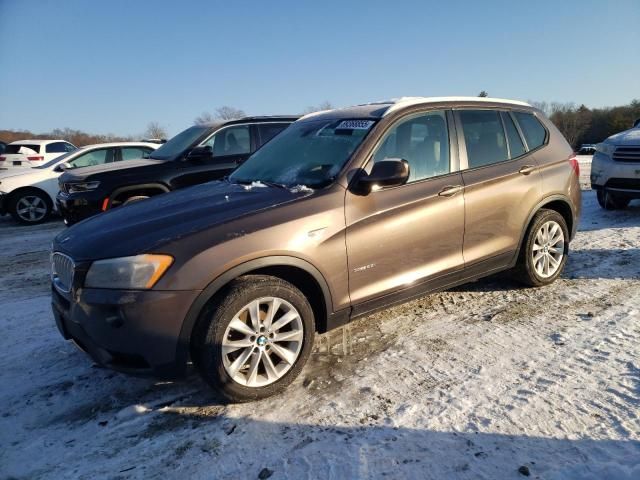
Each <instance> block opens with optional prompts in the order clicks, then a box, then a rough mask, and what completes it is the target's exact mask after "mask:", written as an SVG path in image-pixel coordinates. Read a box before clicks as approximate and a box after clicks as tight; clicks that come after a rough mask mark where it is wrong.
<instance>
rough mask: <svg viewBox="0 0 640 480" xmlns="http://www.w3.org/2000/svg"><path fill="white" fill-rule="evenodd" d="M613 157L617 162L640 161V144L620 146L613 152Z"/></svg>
mask: <svg viewBox="0 0 640 480" xmlns="http://www.w3.org/2000/svg"><path fill="white" fill-rule="evenodd" d="M613 159H614V160H615V161H616V162H638V163H640V145H638V146H633V147H618V148H616V149H615V151H614V152H613Z"/></svg>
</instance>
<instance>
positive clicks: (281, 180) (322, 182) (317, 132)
mask: <svg viewBox="0 0 640 480" xmlns="http://www.w3.org/2000/svg"><path fill="white" fill-rule="evenodd" d="M375 123H376V122H375V121H374V120H366V119H350V120H343V119H326V118H325V119H317V120H315V119H309V120H305V121H302V122H296V123H293V124H292V125H291V126H290V127H289V128H287V129H285V130H284V131H283V132H282V133H281V134H280V135H277V136H276V137H275V138H274V139H273V140H271V141H270V142H269V143H267V144H266V145H265V146H264V147H262V148H261V149H260V150H258V151H257V152H256V153H254V154H253V155H252V156H251V157H249V159H248V160H247V161H246V162H244V163H243V164H242V165H240V167H238V168H237V169H236V171H235V172H233V174H231V176H230V177H229V180H230V181H232V182H236V183H250V182H252V181H262V182H271V183H277V184H280V185H286V186H297V185H305V186H307V187H310V188H322V187H325V186H327V185H329V184H330V183H332V182H333V181H334V180H335V178H336V176H337V175H338V174H339V173H340V170H342V167H343V166H344V165H345V163H346V162H347V160H348V159H349V158H350V157H351V154H352V153H353V152H354V151H355V149H356V148H357V147H358V146H359V145H360V144H361V143H362V141H363V140H364V139H365V137H366V136H367V134H368V133H369V132H370V131H371V129H372V128H373V126H374V125H375Z"/></svg>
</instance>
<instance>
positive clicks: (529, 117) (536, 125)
mask: <svg viewBox="0 0 640 480" xmlns="http://www.w3.org/2000/svg"><path fill="white" fill-rule="evenodd" d="M513 114H514V115H515V117H516V120H517V121H518V124H519V125H520V129H521V130H522V133H524V138H525V140H526V141H527V146H528V147H529V150H535V149H536V148H538V147H540V146H542V145H544V142H545V140H546V139H547V131H546V130H545V129H544V127H543V126H542V124H541V123H540V121H539V120H538V119H537V118H536V117H535V115H533V114H531V113H524V112H513Z"/></svg>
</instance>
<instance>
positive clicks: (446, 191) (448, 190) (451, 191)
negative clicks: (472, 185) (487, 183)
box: [438, 185, 462, 197]
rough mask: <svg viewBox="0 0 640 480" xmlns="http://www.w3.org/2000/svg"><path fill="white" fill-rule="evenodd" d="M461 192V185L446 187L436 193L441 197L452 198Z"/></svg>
mask: <svg viewBox="0 0 640 480" xmlns="http://www.w3.org/2000/svg"><path fill="white" fill-rule="evenodd" d="M461 191H462V185H447V186H446V187H444V188H443V189H442V190H440V191H439V192H438V195H439V196H441V197H453V196H454V195H455V194H456V193H460V192H461Z"/></svg>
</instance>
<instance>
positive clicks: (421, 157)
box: [373, 111, 450, 182]
mask: <svg viewBox="0 0 640 480" xmlns="http://www.w3.org/2000/svg"><path fill="white" fill-rule="evenodd" d="M390 158H397V159H403V160H406V161H407V162H409V180H408V182H415V181H418V180H424V179H425V178H431V177H437V176H438V175H444V174H447V173H449V171H450V163H449V132H448V129H447V120H446V116H445V112H444V111H432V112H428V113H423V114H420V115H418V116H413V117H411V118H409V119H403V120H401V121H400V123H398V125H396V126H395V127H393V128H392V129H391V130H389V131H388V132H387V134H386V135H385V136H384V138H383V140H382V142H381V143H380V145H379V146H378V148H377V149H376V151H375V153H374V154H373V161H374V162H379V161H381V160H385V159H390Z"/></svg>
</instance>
